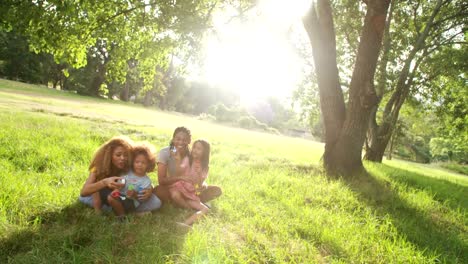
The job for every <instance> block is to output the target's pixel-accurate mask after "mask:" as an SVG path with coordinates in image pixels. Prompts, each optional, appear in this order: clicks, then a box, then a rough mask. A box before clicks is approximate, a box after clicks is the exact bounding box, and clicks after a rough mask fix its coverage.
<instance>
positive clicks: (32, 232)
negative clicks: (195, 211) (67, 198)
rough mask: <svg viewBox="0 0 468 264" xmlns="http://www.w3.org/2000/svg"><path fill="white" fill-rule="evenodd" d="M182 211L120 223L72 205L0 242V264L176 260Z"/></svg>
mask: <svg viewBox="0 0 468 264" xmlns="http://www.w3.org/2000/svg"><path fill="white" fill-rule="evenodd" d="M168 207H169V208H168ZM181 212H182V211H181V210H178V209H174V208H171V207H170V206H165V207H163V208H162V209H161V211H159V212H155V213H153V214H151V215H147V216H143V217H136V216H129V217H128V219H127V220H126V221H125V222H123V223H122V222H118V221H116V220H115V218H114V217H113V215H111V214H104V215H101V216H98V215H95V213H94V211H93V210H92V209H90V208H87V207H86V206H84V205H81V204H79V203H75V204H72V205H69V206H67V207H64V208H62V209H61V210H59V211H54V212H45V213H42V214H40V215H36V216H34V217H32V218H31V222H30V223H31V224H30V225H29V226H28V227H26V228H24V229H21V230H16V231H13V232H12V233H9V234H7V235H6V236H5V237H4V238H2V239H0V263H8V262H11V261H13V262H29V263H30V262H32V261H34V262H38V261H39V262H57V263H64V262H87V263H88V262H94V263H102V262H105V263H108V262H111V263H113V262H122V261H123V262H124V263H134V262H135V261H136V262H138V260H139V262H154V263H164V262H167V261H170V260H172V259H171V258H174V260H175V261H176V260H177V259H176V258H177V256H179V255H180V254H179V253H180V252H181V251H182V248H183V245H184V242H185V236H186V234H187V230H185V231H184V230H180V229H177V227H176V225H175V219H178V218H181V217H186V216H185V215H184V216H181ZM34 222H36V224H33V223H34Z"/></svg>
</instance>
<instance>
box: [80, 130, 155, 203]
mask: <svg viewBox="0 0 468 264" xmlns="http://www.w3.org/2000/svg"><path fill="white" fill-rule="evenodd" d="M132 149H133V142H132V140H130V139H129V138H128V137H124V136H118V137H113V138H112V139H110V140H109V141H107V142H106V143H104V144H102V145H101V146H100V147H99V149H98V150H97V151H96V154H94V158H93V159H92V161H91V164H90V165H89V171H90V173H89V176H88V179H86V182H85V183H84V185H83V188H82V189H81V192H80V198H79V200H80V202H82V203H84V204H86V205H88V206H92V207H94V208H98V209H97V211H98V212H99V211H100V208H101V204H102V203H103V204H105V205H106V207H105V209H106V210H110V209H111V208H110V206H109V204H108V203H107V196H108V195H109V194H110V193H111V192H112V190H114V189H119V188H122V187H123V186H124V185H125V184H123V183H121V182H120V180H122V179H123V177H121V176H122V175H124V174H126V173H127V172H128V171H129V168H130V163H129V162H130V161H131V153H132ZM153 196H154V195H153V194H152V189H146V190H143V191H142V192H141V195H140V199H141V200H142V201H146V200H148V199H151V200H152V201H153V203H149V206H148V207H142V208H139V209H140V210H141V211H151V210H154V209H157V208H159V206H160V202H159V199H158V198H157V197H153ZM94 198H96V199H94ZM157 202H159V204H158V203H157Z"/></svg>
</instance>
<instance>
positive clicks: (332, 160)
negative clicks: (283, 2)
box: [303, 0, 390, 176]
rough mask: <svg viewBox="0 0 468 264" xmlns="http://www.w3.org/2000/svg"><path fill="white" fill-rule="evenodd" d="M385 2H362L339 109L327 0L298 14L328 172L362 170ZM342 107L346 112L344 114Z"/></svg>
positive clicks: (387, 1)
mask: <svg viewBox="0 0 468 264" xmlns="http://www.w3.org/2000/svg"><path fill="white" fill-rule="evenodd" d="M389 3H390V0H375V1H371V0H369V1H367V13H366V17H365V20H364V26H363V30H362V33H361V38H360V43H359V48H358V55H357V58H356V64H355V67H354V71H353V76H352V79H351V84H350V90H349V102H348V107H347V109H345V106H344V99H343V93H342V90H341V87H340V84H339V76H338V69H337V64H336V42H335V32H334V25H333V18H332V13H331V7H330V3H329V1H326V0H318V1H317V4H316V5H315V4H312V7H311V8H310V10H309V12H308V14H307V15H306V16H305V17H304V21H303V22H304V27H305V29H306V31H307V33H308V35H309V39H310V41H311V45H312V51H313V55H314V62H315V71H316V74H317V80H318V86H319V91H320V106H321V110H322V115H323V117H324V125H325V153H324V156H323V161H324V167H325V169H326V171H327V172H328V173H331V174H341V175H344V176H347V175H353V174H354V173H356V172H360V171H361V170H363V166H362V161H361V155H362V146H363V144H364V140H365V135H366V131H367V127H368V123H369V115H370V111H371V109H372V107H373V106H375V105H376V104H377V96H376V92H375V87H374V74H375V69H376V66H377V59H378V57H379V51H380V47H381V42H382V36H383V31H384V28H385V20H386V14H387V10H388V6H389ZM345 111H346V112H345Z"/></svg>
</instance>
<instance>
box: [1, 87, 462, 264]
mask: <svg viewBox="0 0 468 264" xmlns="http://www.w3.org/2000/svg"><path fill="white" fill-rule="evenodd" d="M29 97H32V95H29ZM28 100H29V99H28V98H22V99H21V100H19V101H17V102H15V105H16V106H17V108H14V109H6V108H0V109H1V111H0V122H1V124H2V130H0V146H1V147H0V166H1V168H2V172H3V173H2V174H0V186H2V192H0V262H2V263H3V262H7V261H10V262H23V263H24V262H26V263H28V262H29V263H30V262H59V263H63V262H106V263H108V262H135V263H140V262H142V263H145V262H148V261H150V262H156V263H158V262H159V263H167V262H169V263H203V262H207V263H246V262H250V263H267V262H278V263H285V262H286V263H287V262H293V263H294V262H295V263H330V262H338V263H339V262H341V263H350V262H356V263H429V262H436V261H441V262H448V263H450V262H459V263H463V262H466V260H467V259H468V256H467V255H466V254H467V253H466V251H464V248H466V241H467V236H466V234H467V226H468V223H467V222H466V219H467V218H466V209H467V208H466V206H467V205H466V201H465V200H466V199H464V196H463V194H464V193H466V181H463V180H461V179H460V178H457V177H451V175H450V174H446V175H444V177H445V178H444V179H441V178H440V177H434V176H435V175H434V173H436V174H437V173H438V172H437V170H431V169H429V168H426V169H425V170H422V171H419V172H414V171H410V170H406V169H402V168H399V167H394V166H393V167H390V166H387V165H375V164H371V163H366V168H367V169H368V171H369V175H365V176H363V177H362V178H356V179H354V180H352V181H345V180H343V179H331V178H329V177H327V176H325V175H323V173H322V171H321V169H320V168H319V167H318V166H317V164H318V161H319V158H320V156H321V153H322V151H323V145H321V144H320V143H316V142H311V141H307V140H303V139H296V138H289V137H280V136H277V135H269V134H265V133H258V132H250V131H247V130H240V129H233V128H229V127H225V126H218V125H214V124H210V123H207V122H200V121H193V120H192V119H191V118H189V117H186V116H180V115H175V116H173V115H170V114H168V113H161V112H158V111H154V110H148V109H144V108H141V107H132V106H130V105H125V106H122V105H120V104H116V105H114V104H109V105H107V106H101V107H99V108H94V105H92V104H89V105H88V108H89V109H88V110H87V111H89V113H88V114H84V115H81V113H80V115H78V114H77V112H80V111H81V110H82V109H81V108H78V109H74V112H72V111H71V110H70V109H68V108H66V107H65V106H60V107H59V108H58V109H51V108H48V107H47V106H46V105H45V103H44V102H42V101H41V102H40V103H39V106H38V105H37V103H36V104H35V105H34V109H36V110H34V109H32V107H31V106H29V105H28V102H29V101H28ZM44 100H45V99H44ZM60 100H61V99H60V98H56V97H51V98H49V99H47V100H45V101H50V102H52V104H54V103H57V104H58V103H61V101H60ZM73 100H75V101H77V102H76V105H77V107H79V104H78V103H80V101H79V99H77V98H73ZM4 104H5V98H0V105H4ZM74 106H75V105H74ZM37 109H44V110H43V111H38V110H37ZM113 110H116V111H117V112H118V113H119V114H122V116H119V121H114V120H108V119H107V118H106V115H105V114H103V112H106V111H107V112H108V113H110V112H112V111H113ZM60 113H67V114H60ZM91 113H93V115H91ZM131 116H135V119H136V121H138V122H141V123H140V124H139V125H135V124H134V123H130V122H131V121H132V120H131ZM140 116H143V118H142V119H139V117H140ZM148 116H151V117H152V118H153V119H151V118H149V117H148ZM175 119H177V120H178V121H174V120H175ZM127 121H128V122H127ZM179 122H180V123H179ZM178 124H187V126H189V127H190V128H191V129H192V131H193V132H194V138H199V137H204V138H208V139H209V141H210V142H211V143H212V150H213V151H212V156H211V159H210V160H211V163H210V176H209V179H208V181H209V183H210V184H215V185H219V186H221V187H222V188H223V195H222V196H221V197H220V198H219V199H217V200H215V201H213V202H212V203H211V206H212V210H211V211H210V213H209V214H208V216H207V217H206V218H204V219H203V220H201V221H200V222H198V223H197V224H195V225H194V227H193V229H192V230H189V231H188V232H185V231H184V232H178V231H174V230H177V229H176V224H175V222H176V221H181V220H183V219H185V218H186V217H187V215H188V214H190V213H191V212H188V211H185V210H181V209H175V208H172V207H171V206H164V207H163V208H162V209H161V210H160V211H158V212H155V213H154V214H151V215H149V216H146V217H143V218H137V217H133V216H131V217H129V219H128V221H127V222H126V223H118V222H116V221H114V219H113V217H112V215H104V216H96V215H94V212H93V210H92V209H89V208H85V207H84V206H83V205H81V204H77V202H76V200H77V197H78V194H79V190H80V188H81V186H82V184H83V182H84V180H85V179H86V177H87V166H88V162H89V161H90V159H91V157H92V155H93V153H94V151H95V150H96V148H97V147H98V146H99V145H100V144H102V143H103V142H104V141H106V140H108V139H109V138H111V137H112V136H114V135H119V134H125V135H128V136H129V137H130V138H132V139H134V140H137V141H138V140H148V141H150V142H151V143H152V144H154V145H155V147H156V148H161V147H163V146H166V145H167V144H168V142H169V139H170V136H171V132H172V129H173V128H174V127H175V126H176V125H178ZM171 126H172V127H171ZM234 133H238V134H236V135H234ZM391 166H392V165H391ZM408 166H410V165H408ZM410 167H411V166H410ZM411 168H413V169H414V168H416V167H411ZM419 170H421V169H419ZM150 177H151V178H152V180H153V182H156V175H155V174H154V173H152V174H150Z"/></svg>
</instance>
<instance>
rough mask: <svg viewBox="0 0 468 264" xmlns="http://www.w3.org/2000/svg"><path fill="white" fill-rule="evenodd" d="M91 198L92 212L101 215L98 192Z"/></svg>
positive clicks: (100, 202)
mask: <svg viewBox="0 0 468 264" xmlns="http://www.w3.org/2000/svg"><path fill="white" fill-rule="evenodd" d="M92 197H93V208H94V211H95V212H96V213H97V214H100V213H101V209H102V201H101V196H100V195H99V192H95V193H93V194H92Z"/></svg>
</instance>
